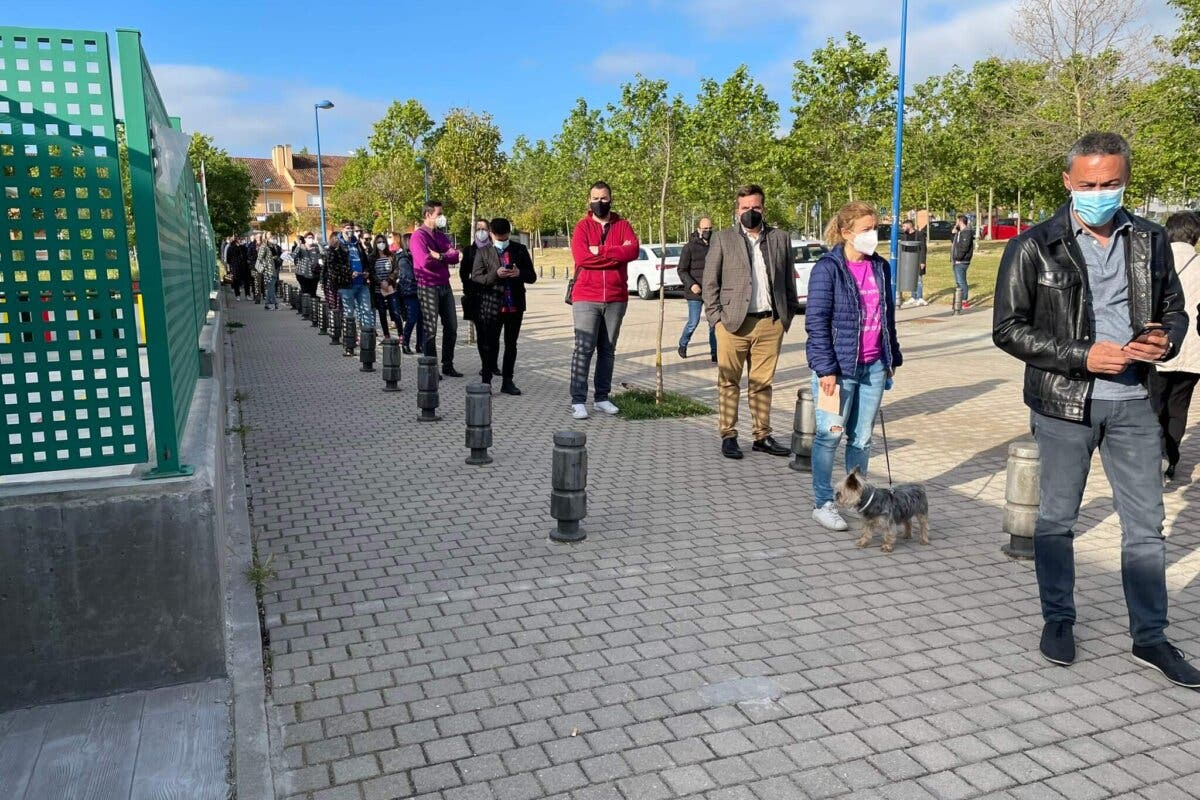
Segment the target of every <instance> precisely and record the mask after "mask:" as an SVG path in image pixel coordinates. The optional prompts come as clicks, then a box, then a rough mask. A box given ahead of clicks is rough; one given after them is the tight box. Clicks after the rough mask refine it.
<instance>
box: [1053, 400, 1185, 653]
mask: <svg viewBox="0 0 1200 800" xmlns="http://www.w3.org/2000/svg"><path fill="white" fill-rule="evenodd" d="M1088 408H1089V412H1088V419H1087V420H1086V421H1085V422H1068V421H1066V420H1062V419H1055V418H1053V417H1046V416H1042V415H1041V414H1038V413H1036V412H1034V413H1032V415H1031V421H1030V426H1031V427H1032V428H1033V435H1034V438H1035V439H1037V443H1038V451H1039V453H1040V455H1041V461H1042V473H1041V504H1040V506H1039V508H1038V520H1037V525H1036V527H1035V528H1034V532H1033V556H1034V566H1035V567H1036V568H1037V580H1038V593H1039V594H1040V595H1041V601H1042V618H1043V619H1045V620H1046V621H1047V622H1071V623H1074V622H1075V599H1074V589H1075V548H1074V539H1075V530H1074V528H1075V521H1076V520H1077V519H1078V518H1079V505H1080V503H1082V502H1083V489H1084V486H1085V485H1086V484H1087V479H1088V469H1089V468H1090V467H1091V463H1092V454H1093V453H1095V452H1096V448H1097V447H1098V448H1100V462H1101V463H1102V464H1103V465H1104V472H1105V474H1106V475H1107V476H1108V483H1109V486H1111V487H1112V493H1113V505H1115V506H1116V508H1117V515H1118V516H1119V517H1120V520H1121V583H1122V584H1123V586H1124V589H1125V606H1126V608H1127V609H1128V611H1129V632H1130V634H1131V635H1132V636H1133V643H1134V644H1135V645H1141V646H1148V645H1155V644H1160V643H1162V642H1165V641H1166V640H1167V639H1166V634H1165V633H1164V631H1165V630H1166V627H1167V579H1166V568H1167V550H1166V543H1165V542H1164V540H1163V535H1162V528H1163V516H1164V511H1163V499H1162V483H1161V480H1162V478H1161V473H1160V469H1161V466H1160V463H1159V460H1160V459H1161V458H1162V449H1161V448H1162V433H1161V431H1160V429H1159V426H1158V420H1157V418H1156V417H1155V415H1154V410H1153V408H1152V407H1151V404H1150V401H1149V400H1148V399H1143V400H1092V401H1091V402H1090V403H1089V404H1088Z"/></svg>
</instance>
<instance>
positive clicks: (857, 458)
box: [812, 360, 887, 508]
mask: <svg viewBox="0 0 1200 800" xmlns="http://www.w3.org/2000/svg"><path fill="white" fill-rule="evenodd" d="M812 382H813V398H814V402H816V399H817V398H818V397H819V396H820V394H821V382H820V379H819V378H818V377H817V375H816V373H815V372H814V373H813V376H812ZM837 383H838V388H839V389H840V390H841V395H842V396H841V401H842V404H841V405H842V407H841V411H842V413H841V414H831V413H829V412H828V411H821V410H820V409H818V410H817V436H816V438H815V439H814V440H813V448H812V476H813V477H812V482H813V502H814V504H815V505H816V507H817V508H820V507H821V506H823V505H825V504H826V503H828V502H829V501H830V500H832V499H833V457H834V455H835V454H836V453H837V448H838V443H839V442H840V441H841V440H842V436H843V435H845V437H846V472H847V473H849V472H850V471H851V470H852V469H854V468H855V467H858V471H859V472H860V473H861V474H863V475H865V474H867V462H868V461H869V460H870V457H871V431H872V430H873V429H874V428H875V415H876V414H877V413H879V404H880V403H881V402H882V401H883V389H884V384H885V383H887V370H886V369H884V367H883V361H882V360H880V361H876V362H875V363H873V364H862V365H860V366H859V368H858V372H856V373H855V374H854V375H853V376H849V377H847V376H845V375H839V376H838V379H837Z"/></svg>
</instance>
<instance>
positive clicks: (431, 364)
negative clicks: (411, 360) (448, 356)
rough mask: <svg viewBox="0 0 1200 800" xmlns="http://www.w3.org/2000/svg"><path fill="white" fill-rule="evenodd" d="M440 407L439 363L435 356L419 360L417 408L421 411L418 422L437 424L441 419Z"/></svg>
mask: <svg viewBox="0 0 1200 800" xmlns="http://www.w3.org/2000/svg"><path fill="white" fill-rule="evenodd" d="M437 407H438V363H437V359H436V358H434V357H433V356H421V357H420V358H418V359H417V408H419V409H421V416H419V417H417V421H418V422H437V421H438V420H440V419H441V417H439V416H438V414H437Z"/></svg>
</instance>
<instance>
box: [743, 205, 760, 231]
mask: <svg viewBox="0 0 1200 800" xmlns="http://www.w3.org/2000/svg"><path fill="white" fill-rule="evenodd" d="M741 221H742V227H743V228H745V229H746V230H749V231H752V230H754V229H755V228H757V227H758V226H759V225H762V221H763V216H762V212H761V211H759V210H758V209H755V208H749V209H746V210H745V211H743V212H742V216H741Z"/></svg>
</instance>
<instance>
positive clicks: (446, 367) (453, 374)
mask: <svg viewBox="0 0 1200 800" xmlns="http://www.w3.org/2000/svg"><path fill="white" fill-rule="evenodd" d="M462 376H463V374H462V373H461V372H459V371H458V370H456V369H455V368H454V365H453V364H443V365H442V377H443V378H461V377H462Z"/></svg>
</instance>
